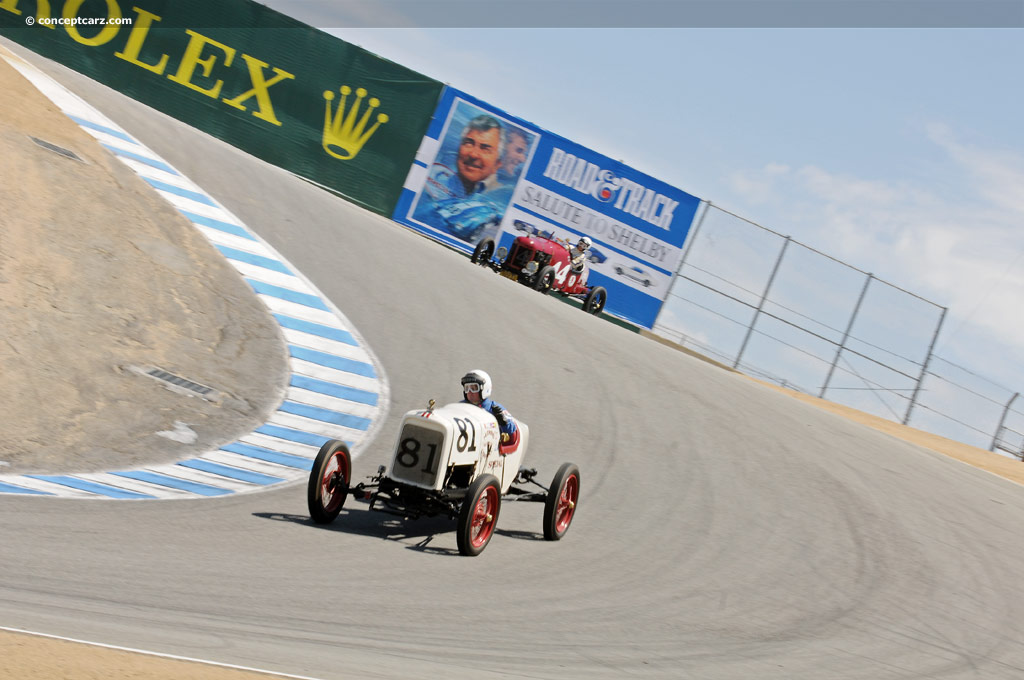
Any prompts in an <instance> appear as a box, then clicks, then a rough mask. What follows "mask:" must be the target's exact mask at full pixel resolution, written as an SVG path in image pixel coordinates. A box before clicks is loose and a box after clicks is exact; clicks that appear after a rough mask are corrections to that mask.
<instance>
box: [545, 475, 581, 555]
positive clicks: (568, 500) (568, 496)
mask: <svg viewBox="0 0 1024 680" xmlns="http://www.w3.org/2000/svg"><path fill="white" fill-rule="evenodd" d="M579 499H580V469H579V468H578V467H577V466H576V465H574V464H572V463H562V467H560V468H558V472H556V473H555V478H554V479H553V480H551V488H550V490H549V491H548V497H547V499H545V501H544V538H546V539H547V540H549V541H557V540H559V539H561V538H562V536H565V532H567V531H568V530H569V525H570V524H572V518H573V517H575V516H576V506H577V504H578V503H579Z"/></svg>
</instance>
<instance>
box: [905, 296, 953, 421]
mask: <svg viewBox="0 0 1024 680" xmlns="http://www.w3.org/2000/svg"><path fill="white" fill-rule="evenodd" d="M947 311H949V310H947V309H946V308H945V307H942V314H940V315H939V323H938V324H936V326H935V334H934V335H932V342H931V344H930V345H928V356H926V357H925V358H924V366H922V367H921V375H920V376H918V378H917V385H916V386H915V387H914V394H913V395H912V396H911V397H910V405H909V406H907V415H905V416H903V424H904V425H906V424H907V423H909V422H910V413H911V411H913V410H914V404H916V403H917V395H918V394H919V393H920V392H921V383H922V382H923V381H924V376H925V373H927V372H928V364H930V363H931V361H932V350H934V349H935V341H936V340H938V339H939V331H940V330H941V329H942V322H943V321H944V320H945V318H946V312H947Z"/></svg>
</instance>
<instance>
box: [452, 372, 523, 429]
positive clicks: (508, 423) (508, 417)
mask: <svg viewBox="0 0 1024 680" xmlns="http://www.w3.org/2000/svg"><path fill="white" fill-rule="evenodd" d="M462 394H463V396H464V397H465V399H464V403H467V404H473V405H474V406H479V407H480V408H482V409H484V410H485V411H490V412H491V415H493V416H494V417H495V418H496V419H497V420H498V429H500V430H501V441H502V442H507V441H508V440H510V439H511V438H512V436H513V435H514V434H515V432H516V423H515V421H514V420H512V414H511V413H509V412H508V410H507V409H506V408H505V407H504V406H502V405H501V404H499V403H498V402H496V401H494V400H493V399H491V376H489V375H487V373H485V372H484V371H481V370H472V371H470V372H469V373H467V374H466V375H464V376H462Z"/></svg>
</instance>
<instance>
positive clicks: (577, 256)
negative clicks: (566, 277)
mask: <svg viewBox="0 0 1024 680" xmlns="http://www.w3.org/2000/svg"><path fill="white" fill-rule="evenodd" d="M592 245H594V242H593V241H591V240H590V237H589V236H581V237H580V240H579V241H577V242H576V245H575V246H574V247H573V248H572V250H570V251H569V258H570V260H571V265H572V270H573V271H574V272H576V273H577V274H580V273H582V272H583V268H584V267H585V266H586V263H587V251H588V250H590V246H592Z"/></svg>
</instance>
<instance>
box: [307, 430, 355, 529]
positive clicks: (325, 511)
mask: <svg viewBox="0 0 1024 680" xmlns="http://www.w3.org/2000/svg"><path fill="white" fill-rule="evenodd" d="M351 479H352V456H351V454H350V453H349V450H348V445H347V444H345V442H343V441H340V440H338V439H331V440H329V441H327V442H325V443H324V445H323V446H321V447H320V451H319V452H318V453H317V454H316V460H314V461H313V469H312V470H310V472H309V485H308V486H307V487H306V504H307V505H308V506H309V516H310V517H312V518H313V521H314V522H316V523H317V524H330V523H331V522H333V521H334V518H335V517H337V516H338V513H339V512H341V506H343V505H345V499H346V498H347V497H348V484H349V481H350V480H351Z"/></svg>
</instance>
